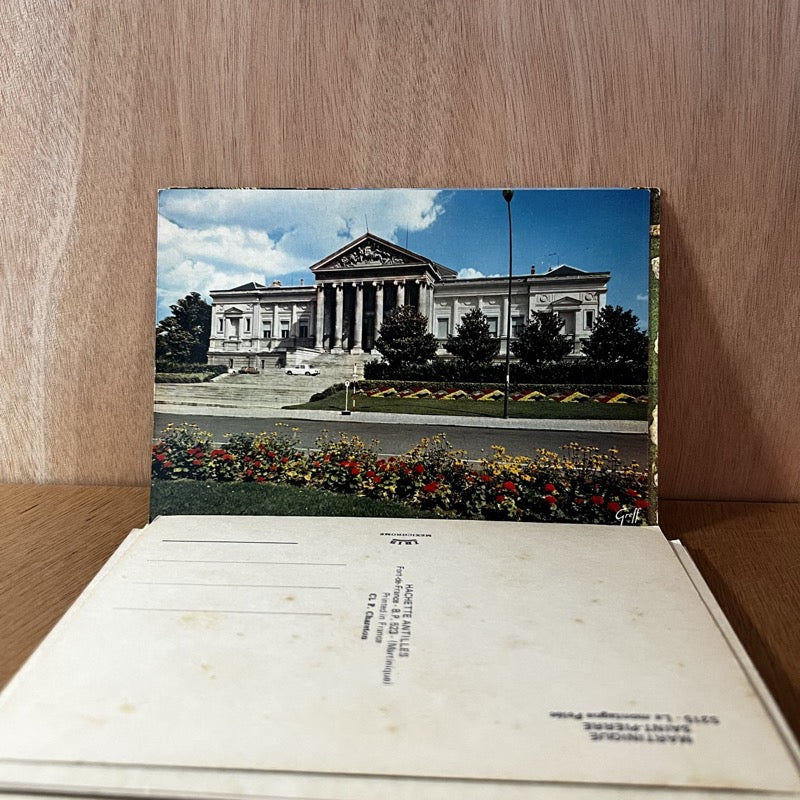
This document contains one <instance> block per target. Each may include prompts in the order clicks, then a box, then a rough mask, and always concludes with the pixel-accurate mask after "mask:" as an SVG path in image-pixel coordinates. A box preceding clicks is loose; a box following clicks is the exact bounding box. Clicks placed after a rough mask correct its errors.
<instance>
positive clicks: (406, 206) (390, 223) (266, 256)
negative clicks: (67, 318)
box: [157, 189, 650, 328]
mask: <svg viewBox="0 0 800 800" xmlns="http://www.w3.org/2000/svg"><path fill="white" fill-rule="evenodd" d="M649 210H650V199H649V193H648V191H647V190H645V189H515V191H514V197H513V200H512V201H511V214H512V228H513V271H514V274H515V275H527V274H530V268H531V265H533V264H535V265H536V272H537V273H539V274H540V273H543V272H546V271H547V269H548V268H550V267H554V266H557V265H559V264H569V265H570V266H573V267H577V268H578V269H583V270H586V271H589V272H593V271H608V272H610V273H611V281H610V282H609V287H608V303H609V304H611V305H621V306H623V307H624V308H630V309H632V310H633V312H634V313H635V314H636V315H637V316H638V317H639V320H640V326H641V327H642V328H646V327H647V283H648V248H649V245H648V233H649ZM367 225H369V230H370V231H371V232H372V233H375V234H377V235H378V236H381V237H383V238H384V239H387V240H389V241H392V242H396V243H397V244H399V245H402V246H403V247H408V248H409V249H410V250H413V251H415V252H418V253H420V254H422V255H424V256H426V257H428V258H432V259H433V260H434V261H438V262H439V263H440V264H444V265H445V266H447V267H450V268H451V269H454V270H456V271H457V272H458V273H459V275H460V277H466V278H469V277H480V276H481V275H507V274H508V214H507V205H506V202H505V200H504V199H503V196H502V192H501V190H500V189H464V190H461V189H456V190H454V189H443V190H436V189H363V190H362V189H350V190H347V189H345V190H324V189H323V190H293V189H289V190H286V189H283V190H282V189H268V190H267V189H166V190H163V191H162V192H161V193H160V195H159V219H158V309H157V319H159V320H160V319H163V318H164V317H165V316H167V315H168V314H169V313H170V311H169V306H170V304H172V303H175V302H176V300H178V298H180V297H183V296H184V295H186V294H188V293H189V292H190V291H197V292H200V294H202V295H203V296H205V297H206V299H210V298H209V297H208V292H209V290H211V289H229V288H232V287H234V286H237V285H240V284H242V283H246V282H248V281H257V282H259V283H264V284H269V283H271V282H272V281H274V280H279V281H281V283H282V284H283V285H284V286H291V285H298V284H299V283H300V281H301V279H302V280H304V281H305V283H306V284H307V285H308V284H311V283H313V276H312V274H311V273H310V272H309V271H308V267H309V266H311V264H313V263H315V262H316V261H319V260H320V259H322V258H324V257H325V256H327V255H328V254H329V253H332V252H334V251H335V250H338V249H339V248H340V247H342V246H344V245H345V244H347V242H349V241H350V240H352V239H355V238H356V237H358V236H360V235H361V234H363V233H364V231H365V229H366V226H367Z"/></svg>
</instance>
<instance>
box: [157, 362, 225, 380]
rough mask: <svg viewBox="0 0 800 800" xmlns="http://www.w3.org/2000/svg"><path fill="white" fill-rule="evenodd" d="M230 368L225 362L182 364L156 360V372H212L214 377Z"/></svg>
mask: <svg viewBox="0 0 800 800" xmlns="http://www.w3.org/2000/svg"><path fill="white" fill-rule="evenodd" d="M227 371H228V368H227V367H226V366H224V365H223V364H199V363H198V364H180V363H178V362H177V361H156V372H159V373H170V374H173V375H174V374H176V373H182V372H193V373H211V375H212V377H214V376H216V375H222V373H223V372H227Z"/></svg>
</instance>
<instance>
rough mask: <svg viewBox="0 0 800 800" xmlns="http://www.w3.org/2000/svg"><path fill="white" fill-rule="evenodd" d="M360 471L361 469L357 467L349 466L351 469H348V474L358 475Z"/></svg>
mask: <svg viewBox="0 0 800 800" xmlns="http://www.w3.org/2000/svg"><path fill="white" fill-rule="evenodd" d="M360 472H361V470H360V469H359V468H358V467H351V469H350V474H351V475H358V474H359V473H360Z"/></svg>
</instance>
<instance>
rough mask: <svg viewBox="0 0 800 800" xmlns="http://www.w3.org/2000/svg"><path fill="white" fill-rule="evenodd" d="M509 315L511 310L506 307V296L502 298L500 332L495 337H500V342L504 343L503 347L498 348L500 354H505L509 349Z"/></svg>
mask: <svg viewBox="0 0 800 800" xmlns="http://www.w3.org/2000/svg"><path fill="white" fill-rule="evenodd" d="M510 313H511V308H510V306H509V305H508V295H506V296H505V297H504V298H503V313H502V314H501V315H500V330H499V331H498V332H497V335H498V336H499V337H500V342H501V343H502V342H505V347H503V346H502V344H501V347H500V353H503V354H505V353H507V352H508V347H509V341H508V315H509V314H510Z"/></svg>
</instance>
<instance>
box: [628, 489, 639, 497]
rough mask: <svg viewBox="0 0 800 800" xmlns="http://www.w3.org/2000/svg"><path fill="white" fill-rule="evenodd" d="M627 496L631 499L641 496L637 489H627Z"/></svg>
mask: <svg viewBox="0 0 800 800" xmlns="http://www.w3.org/2000/svg"><path fill="white" fill-rule="evenodd" d="M625 494H627V495H628V496H629V497H638V496H639V492H637V491H636V489H626V490H625Z"/></svg>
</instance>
